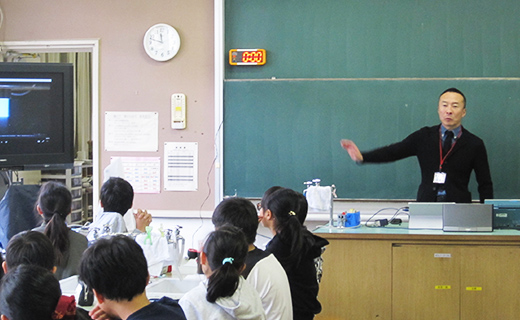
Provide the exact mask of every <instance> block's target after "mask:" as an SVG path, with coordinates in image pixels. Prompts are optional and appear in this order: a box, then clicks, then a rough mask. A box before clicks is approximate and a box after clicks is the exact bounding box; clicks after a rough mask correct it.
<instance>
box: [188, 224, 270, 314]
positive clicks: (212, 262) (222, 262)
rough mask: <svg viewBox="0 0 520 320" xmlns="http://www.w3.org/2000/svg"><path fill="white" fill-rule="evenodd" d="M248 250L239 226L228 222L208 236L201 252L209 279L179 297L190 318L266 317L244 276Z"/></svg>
mask: <svg viewBox="0 0 520 320" xmlns="http://www.w3.org/2000/svg"><path fill="white" fill-rule="evenodd" d="M247 249H248V244H247V241H246V238H245V236H244V234H243V232H242V231H241V230H240V229H239V228H237V227H234V226H229V225H225V226H223V227H221V228H219V229H218V230H216V231H213V232H211V233H210V234H209V235H208V238H207V239H206V242H205V243H204V246H203V249H202V252H201V254H200V261H201V264H202V271H203V272H204V275H205V276H206V279H205V280H204V281H202V282H201V283H200V284H199V286H198V287H196V288H193V289H192V290H190V291H188V293H186V294H185V295H184V296H183V297H182V298H181V299H180V300H179V304H180V305H181V307H182V309H183V311H184V314H185V315H186V319H188V320H192V319H201V320H202V319H204V320H206V319H215V320H216V319H265V313H264V310H263V308H262V302H261V300H260V297H259V295H258V293H257V291H256V290H255V288H253V287H252V286H251V285H250V284H249V283H248V282H247V281H245V280H244V278H243V277H242V276H241V275H240V273H241V272H242V270H243V269H244V268H245V259H246V255H247Z"/></svg>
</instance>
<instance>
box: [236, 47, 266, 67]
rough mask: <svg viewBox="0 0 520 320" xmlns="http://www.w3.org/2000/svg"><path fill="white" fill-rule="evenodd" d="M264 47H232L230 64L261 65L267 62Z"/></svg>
mask: <svg viewBox="0 0 520 320" xmlns="http://www.w3.org/2000/svg"><path fill="white" fill-rule="evenodd" d="M265 61H266V56H265V50H264V49H231V50H229V64H230V65H233V66H247V65H254V66H261V65H263V64H265Z"/></svg>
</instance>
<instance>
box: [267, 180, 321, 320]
mask: <svg viewBox="0 0 520 320" xmlns="http://www.w3.org/2000/svg"><path fill="white" fill-rule="evenodd" d="M261 203H262V212H261V215H259V216H261V219H262V224H263V225H264V226H265V227H267V228H269V230H271V232H272V233H273V235H274V237H273V239H272V240H271V241H270V242H269V243H268V244H267V247H266V251H267V252H271V253H273V254H274V255H275V257H276V258H277V259H278V261H280V263H281V265H282V267H283V268H284V269H285V272H286V274H287V277H288V279H289V285H290V287H291V296H292V306H293V317H294V319H295V320H296V319H298V320H306V319H313V318H314V315H316V314H318V313H319V312H320V311H321V304H320V302H319V301H318V299H317V296H318V289H319V283H318V279H317V276H316V267H315V265H314V260H315V259H316V258H318V257H320V255H321V252H322V247H323V246H324V245H326V244H327V243H328V242H327V241H326V240H324V239H323V240H324V241H321V240H320V239H321V238H319V237H316V236H313V235H312V233H311V232H309V231H308V230H307V229H306V228H304V227H303V226H302V224H301V223H300V221H299V219H298V215H297V212H298V211H299V210H300V196H299V195H298V192H296V191H294V190H291V189H286V188H282V189H279V190H277V191H275V192H273V193H271V194H270V195H268V196H267V198H266V199H265V200H264V199H262V202H261ZM318 238H319V239H318Z"/></svg>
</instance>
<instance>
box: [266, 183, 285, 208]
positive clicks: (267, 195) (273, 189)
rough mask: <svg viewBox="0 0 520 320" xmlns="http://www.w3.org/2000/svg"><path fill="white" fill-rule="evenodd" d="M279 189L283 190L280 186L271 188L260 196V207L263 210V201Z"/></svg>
mask: <svg viewBox="0 0 520 320" xmlns="http://www.w3.org/2000/svg"><path fill="white" fill-rule="evenodd" d="M280 189H283V187H280V186H272V187H271V188H269V189H267V190H265V192H264V195H263V196H262V200H260V206H261V207H262V208H265V200H267V197H269V196H270V195H271V194H273V193H274V192H275V191H278V190H280Z"/></svg>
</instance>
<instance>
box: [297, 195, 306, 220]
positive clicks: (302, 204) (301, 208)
mask: <svg viewBox="0 0 520 320" xmlns="http://www.w3.org/2000/svg"><path fill="white" fill-rule="evenodd" d="M308 211H309V203H308V202H307V198H306V197H305V196H304V195H303V194H302V193H300V192H298V211H296V216H297V217H298V221H300V223H301V224H302V226H303V224H304V223H305V219H306V218H307V213H308Z"/></svg>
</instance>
